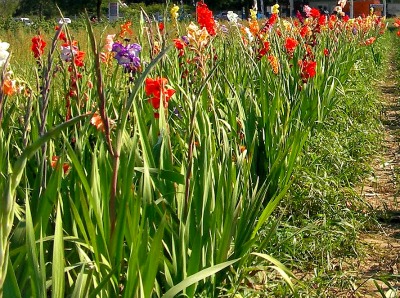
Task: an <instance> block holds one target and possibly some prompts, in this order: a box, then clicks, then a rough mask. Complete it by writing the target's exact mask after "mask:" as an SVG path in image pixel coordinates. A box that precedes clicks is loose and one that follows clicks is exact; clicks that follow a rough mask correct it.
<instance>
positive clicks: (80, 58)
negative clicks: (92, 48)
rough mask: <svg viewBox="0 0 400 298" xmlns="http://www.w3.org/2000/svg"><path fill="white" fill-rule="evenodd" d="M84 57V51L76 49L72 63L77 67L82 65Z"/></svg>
mask: <svg viewBox="0 0 400 298" xmlns="http://www.w3.org/2000/svg"><path fill="white" fill-rule="evenodd" d="M84 58H85V52H83V51H77V52H76V54H75V56H74V64H75V65H76V66H78V67H82V66H84V65H85V63H84V62H83V59H84Z"/></svg>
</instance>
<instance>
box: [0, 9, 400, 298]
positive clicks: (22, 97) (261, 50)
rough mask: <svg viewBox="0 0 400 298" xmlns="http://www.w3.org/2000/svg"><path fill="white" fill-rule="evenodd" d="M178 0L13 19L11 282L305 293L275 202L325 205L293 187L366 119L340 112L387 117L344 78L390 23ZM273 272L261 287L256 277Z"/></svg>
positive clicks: (0, 128)
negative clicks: (23, 23) (37, 23)
mask: <svg viewBox="0 0 400 298" xmlns="http://www.w3.org/2000/svg"><path fill="white" fill-rule="evenodd" d="M169 13H170V20H169V21H168V22H165V23H160V22H155V21H154V20H152V19H151V18H150V17H148V16H147V15H146V13H145V12H143V13H142V15H141V18H140V19H139V20H132V21H126V22H124V23H121V24H119V23H118V24H117V25H110V26H108V27H106V26H103V25H102V24H91V23H90V22H89V21H87V22H86V23H85V28H79V29H74V28H72V27H71V28H69V27H68V26H69V25H59V26H57V27H55V28H51V29H44V28H42V29H40V30H39V31H38V32H35V31H34V30H30V29H29V30H26V31H29V32H22V33H21V32H20V31H18V32H14V33H12V32H6V31H0V39H1V40H0V41H1V42H0V69H1V70H2V72H1V77H0V85H1V90H0V169H1V176H0V190H1V191H0V193H1V200H2V203H1V208H0V221H1V222H0V231H1V232H0V241H1V243H0V295H1V293H2V295H3V297H46V296H50V295H51V296H52V297H165V298H167V297H178V296H180V295H181V296H182V297H195V296H196V297H219V296H221V297H264V296H262V295H267V296H268V295H271V296H273V295H277V296H279V295H282V297H288V296H290V295H293V296H297V295H300V294H299V292H301V291H302V290H301V288H302V287H303V285H302V283H303V282H302V281H299V280H298V276H297V275H296V274H294V273H293V272H294V269H296V270H297V269H299V267H301V266H297V267H296V266H292V265H293V264H290V262H284V259H285V256H286V257H287V256H290V255H292V256H295V252H294V251H290V250H289V251H287V252H286V251H284V249H283V246H281V251H279V249H277V248H276V246H277V245H274V243H275V244H277V243H280V242H279V241H280V240H279V239H278V238H279V237H278V236H279V235H281V234H279V231H280V230H281V229H282V226H284V224H282V223H281V222H280V221H279V220H278V219H277V218H278V217H288V218H291V216H290V214H291V212H295V211H294V209H295V207H296V206H298V209H297V210H298V211H297V212H299V210H302V209H301V208H305V207H304V206H309V208H308V207H307V208H308V210H304V211H301V213H302V214H306V213H307V212H309V213H311V207H310V206H311V205H314V207H315V205H318V204H319V203H318V202H319V201H317V200H316V201H313V202H311V201H312V199H313V198H314V199H315V198H317V195H316V194H314V195H312V198H311V197H309V198H308V201H307V203H304V204H303V203H301V202H299V201H298V199H296V196H297V194H298V193H301V192H308V193H309V194H310V193H311V188H309V187H308V185H309V184H307V181H308V180H307V179H302V178H299V177H301V175H303V177H304V173H303V174H301V171H300V170H299V168H302V167H303V166H304V167H303V168H304V169H305V164H307V162H311V161H315V160H316V158H314V157H313V156H316V155H313V154H314V153H313V152H312V150H311V149H310V148H314V149H315V148H319V149H318V150H316V151H318V152H320V153H321V152H324V149H326V148H328V147H329V144H331V143H329V141H330V140H329V137H327V138H326V139H324V135H326V132H327V131H326V128H327V125H329V124H332V123H334V124H336V125H343V126H341V128H340V129H338V130H342V131H348V129H345V128H343V127H348V126H347V125H348V123H349V122H352V121H354V122H356V118H354V119H353V120H352V119H351V118H346V121H343V122H341V120H340V119H344V118H343V117H344V116H343V115H339V114H338V111H342V112H343V114H350V113H351V112H354V114H359V115H357V117H361V116H360V115H361V114H362V115H363V116H362V117H365V118H357V119H363V120H362V122H365V123H366V121H367V120H366V119H367V118H368V117H367V116H365V115H372V113H373V112H372V110H373V109H374V108H373V104H371V106H368V104H369V103H368V102H367V101H365V102H364V103H363V104H361V106H362V107H363V108H365V110H362V112H359V111H360V110H356V109H355V108H354V106H353V105H354V99H356V98H357V97H356V96H354V97H353V98H350V99H349V98H348V97H346V94H348V93H350V94H352V93H351V92H354V90H355V88H356V87H355V86H356V85H355V83H354V82H355V77H357V76H361V77H362V79H365V78H367V76H368V75H371V72H369V73H368V67H369V68H372V69H376V68H378V67H380V66H381V65H382V63H383V61H382V49H381V47H380V44H379V43H380V41H381V40H385V39H387V32H386V28H387V22H386V20H385V19H383V18H380V17H378V16H375V15H374V14H373V13H372V14H371V15H369V16H366V17H365V18H358V19H349V18H348V17H347V16H342V15H341V14H335V15H324V14H321V13H320V12H319V10H317V9H313V8H306V10H305V12H304V14H298V16H297V18H293V19H284V18H281V17H280V16H279V6H278V5H275V6H274V7H273V14H272V15H271V16H270V18H268V19H266V20H265V21H262V22H261V21H259V20H257V19H256V16H255V12H253V13H252V14H251V18H250V19H249V20H245V21H242V20H238V18H237V15H235V14H234V13H230V14H228V18H229V21H226V22H220V23H218V22H217V21H215V20H214V18H213V13H212V12H211V11H210V10H209V9H208V7H207V5H206V4H204V3H203V2H199V3H198V4H197V6H196V21H193V22H187V23H184V22H178V17H179V8H178V7H177V6H171V7H170V8H169ZM394 25H395V26H396V27H399V26H400V21H398V20H397V21H395V23H394ZM399 32H400V31H399ZM398 35H400V33H398ZM21 40H23V44H22V42H21V44H20V43H18V42H16V41H21ZM383 42H384V41H383ZM10 53H11V54H10ZM364 69H367V70H365V71H364ZM373 74H374V75H376V72H373ZM352 84H354V85H352ZM363 84H364V85H368V83H365V82H364V83H363ZM357 86H358V85H357ZM361 92H362V91H357V92H354V94H356V93H361ZM368 92H369V91H368ZM368 92H366V93H368ZM366 97H367V96H365V98H366ZM344 99H345V100H344ZM356 111H357V112H356ZM369 113H370V114H369ZM377 113H379V112H377ZM338 115H339V116H338ZM374 115H375V114H374ZM335 117H336V118H335ZM354 117H356V116H354ZM374 117H375V116H371V118H374ZM333 119H335V120H333ZM367 126H370V127H371V126H372V125H370V124H369V122H368V124H367ZM376 126H378V125H377V124H376ZM336 127H338V126H336ZM363 129H364V128H363ZM332 131H333V130H331V131H330V132H331V133H332V134H331V136H333V135H334V134H333V132H332ZM360 131H363V130H360ZM361 135H363V137H365V134H364V133H363V132H361V133H360V134H359V136H361ZM317 140H323V141H322V143H323V145H322V146H320V147H315V146H314V145H313V142H316V141H317ZM363 140H364V144H366V143H367V139H366V138H365V139H363ZM341 143H342V145H343V146H345V143H346V141H345V140H342V141H341ZM312 146H314V147H312ZM358 146H359V144H358V143H356V144H353V145H349V148H350V149H351V150H354V151H355V150H356V149H357V148H358ZM371 146H373V145H371ZM306 149H307V150H306ZM358 149H359V151H357V152H353V153H352V154H353V155H352V156H355V155H358V156H359V158H360V159H363V158H364V157H365V156H367V155H368V154H370V153H365V154H364V153H363V152H361V151H362V148H358ZM315 154H317V153H315ZM320 156H322V155H320ZM335 156H336V155H334V154H333V153H329V154H326V156H325V157H326V158H327V159H328V158H329V157H332V158H331V163H335V161H333V159H334V158H335ZM335 164H337V165H339V164H340V163H335ZM346 164H348V169H347V170H348V171H350V170H354V168H353V167H352V166H351V163H350V161H349V162H347V161H346ZM338 167H339V166H338ZM310 168H311V166H307V169H310ZM315 171H317V170H315ZM343 171H344V170H343V167H342V168H341V170H340V171H339V170H338V175H339V174H340V173H343ZM312 172H313V171H310V173H308V175H309V176H308V177H311V176H312ZM327 172H328V170H326V171H325V174H326V173H327ZM313 173H314V172H313ZM315 173H317V172H315ZM315 176H319V174H318V175H317V174H315ZM299 179H300V180H299ZM346 179H347V180H348V178H346ZM346 179H343V180H346ZM313 181H315V180H313ZM340 183H342V182H340ZM340 183H338V184H340ZM325 194H326V193H325ZM325 197H326V196H325ZM282 204H285V206H287V207H285V208H282V207H281V206H282ZM322 204H324V206H325V207H326V209H330V207H329V206H331V205H329V204H332V205H335V204H336V203H335V199H333V201H330V202H326V201H324V202H322V203H321V205H322ZM350 209H351V208H350ZM278 211H279V212H278ZM280 220H282V219H280ZM328 230H329V229H328ZM309 231H311V229H309ZM343 234H344V235H347V234H346V233H343ZM317 237H318V236H317ZM341 245H344V244H341ZM296 258H297V257H296ZM300 259H301V258H300V257H298V260H299V262H300ZM284 263H285V265H284ZM287 265H290V266H287ZM302 269H303V270H307V269H306V268H305V267H303V268H302ZM260 271H265V272H267V274H268V281H264V282H263V284H264V287H263V288H258V287H255V286H246V285H249V284H250V281H248V280H249V279H250V277H251V278H253V276H254V275H255V274H258V273H259V272H260ZM246 280H247V281H246ZM251 283H252V284H254V283H255V282H254V283H253V282H251ZM269 285H270V286H269ZM257 286H258V285H257ZM266 293H267V294H266ZM268 293H269V294H268ZM314 294H315V293H314ZM257 295H258V296H257ZM315 295H316V296H314V297H322V296H320V295H317V294H315Z"/></svg>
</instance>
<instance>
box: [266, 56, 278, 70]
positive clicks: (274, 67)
mask: <svg viewBox="0 0 400 298" xmlns="http://www.w3.org/2000/svg"><path fill="white" fill-rule="evenodd" d="M268 62H269V64H270V65H271V67H272V71H273V72H274V74H278V71H279V60H278V57H275V56H273V55H270V56H268Z"/></svg>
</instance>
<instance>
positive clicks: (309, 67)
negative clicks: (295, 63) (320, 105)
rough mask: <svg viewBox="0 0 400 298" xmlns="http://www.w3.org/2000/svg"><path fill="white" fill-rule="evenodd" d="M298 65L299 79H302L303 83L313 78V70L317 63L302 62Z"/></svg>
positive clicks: (314, 73) (314, 71)
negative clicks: (299, 70) (299, 69)
mask: <svg viewBox="0 0 400 298" xmlns="http://www.w3.org/2000/svg"><path fill="white" fill-rule="evenodd" d="M299 64H300V68H301V77H302V78H303V81H304V82H305V81H307V80H308V79H310V78H313V77H315V75H316V74H317V72H316V70H315V68H316V67H317V62H315V61H307V60H302V61H299Z"/></svg>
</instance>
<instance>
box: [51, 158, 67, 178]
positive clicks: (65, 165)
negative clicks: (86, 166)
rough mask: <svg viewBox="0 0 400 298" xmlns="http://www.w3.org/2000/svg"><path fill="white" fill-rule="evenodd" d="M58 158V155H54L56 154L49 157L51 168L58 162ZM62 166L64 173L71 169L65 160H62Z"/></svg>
mask: <svg viewBox="0 0 400 298" xmlns="http://www.w3.org/2000/svg"><path fill="white" fill-rule="evenodd" d="M59 159H60V157H59V156H56V155H54V156H53V157H52V158H51V162H50V166H51V167H52V168H53V169H55V168H56V167H57V164H58V160H59ZM62 168H63V172H64V174H67V173H68V172H69V170H70V169H71V166H70V165H69V164H68V163H67V162H64V163H63V165H62Z"/></svg>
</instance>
